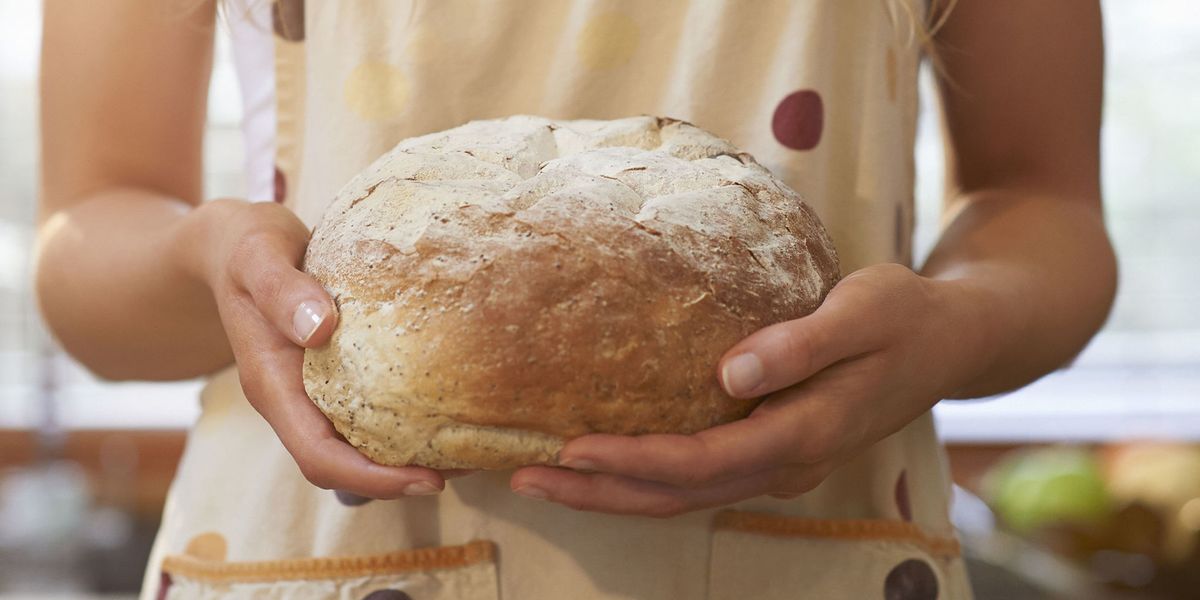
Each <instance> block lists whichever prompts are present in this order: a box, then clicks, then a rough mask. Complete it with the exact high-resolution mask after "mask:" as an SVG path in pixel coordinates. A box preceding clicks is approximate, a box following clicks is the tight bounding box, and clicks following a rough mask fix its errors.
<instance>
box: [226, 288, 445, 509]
mask: <svg viewBox="0 0 1200 600" xmlns="http://www.w3.org/2000/svg"><path fill="white" fill-rule="evenodd" d="M240 302H243V303H244V304H245V306H243V307H242V308H241V309H240V310H235V309H223V313H232V314H229V315H228V316H230V317H231V318H232V319H233V320H234V323H233V325H234V326H233V327H228V328H227V329H231V330H233V331H234V332H236V333H235V334H234V335H232V336H231V340H230V343H231V344H232V345H233V348H234V352H235V354H236V355H237V358H238V370H239V375H240V377H241V380H242V387H243V390H244V391H245V393H246V397H247V398H248V399H249V400H250V402H251V404H252V405H253V406H254V408H255V409H256V410H258V412H259V413H260V414H261V415H262V416H263V418H264V419H266V420H267V422H268V423H269V424H270V425H271V428H272V429H274V430H275V433H276V435H277V436H278V437H279V439H280V441H281V442H283V445H284V447H285V448H287V450H288V452H289V453H290V454H291V455H292V457H293V458H294V459H295V460H296V464H297V465H298V466H299V467H300V470H301V472H302V473H303V474H304V476H305V478H306V479H308V480H309V481H310V482H312V483H313V484H314V485H317V486H318V487H322V488H326V489H340V490H344V491H347V492H351V493H353V494H357V495H360V496H366V497H370V498H397V497H401V496H405V495H423V494H431V493H437V492H439V491H441V490H442V489H443V487H444V485H445V483H444V481H443V479H442V477H441V476H440V475H439V474H438V473H437V471H435V470H433V469H427V468H424V467H390V466H385V465H380V464H376V463H374V462H372V461H371V460H370V459H368V458H367V457H365V456H363V455H362V454H361V453H359V452H358V451H357V450H355V449H354V447H352V446H351V445H350V444H348V443H346V442H345V441H343V440H342V439H341V437H340V436H339V435H338V433H337V431H336V430H335V429H334V428H333V425H332V424H331V423H330V422H329V420H328V419H327V418H326V417H325V415H324V414H323V413H321V411H320V410H319V409H318V408H317V407H316V405H315V404H313V402H312V400H310V399H309V397H308V394H307V393H306V392H305V390H304V385H303V382H302V378H301V375H300V373H301V363H302V361H303V356H304V351H303V349H301V348H299V347H297V346H295V345H294V344H292V343H291V342H290V341H289V340H287V339H285V338H284V337H283V336H281V335H280V334H278V333H277V332H276V331H274V329H273V328H272V326H271V325H270V324H269V323H268V322H267V321H266V320H265V318H263V317H262V316H261V315H258V314H257V313H255V312H254V309H253V307H252V306H251V305H250V300H249V299H248V298H245V299H241V300H240ZM225 316H226V315H224V314H223V317H225ZM422 484H423V485H422Z"/></svg>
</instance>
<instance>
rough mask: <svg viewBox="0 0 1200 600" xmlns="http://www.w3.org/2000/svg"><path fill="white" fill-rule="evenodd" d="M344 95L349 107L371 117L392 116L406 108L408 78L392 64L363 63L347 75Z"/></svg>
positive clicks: (385, 118)
mask: <svg viewBox="0 0 1200 600" xmlns="http://www.w3.org/2000/svg"><path fill="white" fill-rule="evenodd" d="M345 99H346V106H348V107H349V108H350V110H352V111H354V113H355V114H357V115H358V116H360V117H362V118H364V119H366V120H368V121H383V120H387V119H392V118H395V117H397V116H399V115H400V113H401V112H403V111H404V105H405V103H406V102H407V101H408V81H407V80H406V79H405V77H404V73H401V72H400V69H397V68H396V67H393V66H392V65H389V64H387V63H381V62H368V63H363V64H361V65H358V67H356V68H355V69H354V71H352V72H351V73H350V77H348V78H347V79H346V89H345Z"/></svg>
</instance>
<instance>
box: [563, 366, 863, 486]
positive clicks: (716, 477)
mask: <svg viewBox="0 0 1200 600" xmlns="http://www.w3.org/2000/svg"><path fill="white" fill-rule="evenodd" d="M847 410H848V409H847V407H845V406H843V405H842V403H839V402H835V401H833V400H832V399H830V398H829V397H827V396H825V395H820V396H818V395H813V394H809V393H808V391H807V389H806V388H805V387H804V386H800V387H797V388H793V389H790V390H786V391H784V392H781V393H779V394H775V395H772V396H771V397H769V398H767V400H766V401H764V402H763V403H762V404H761V405H759V407H758V408H757V409H755V411H754V412H753V413H751V414H750V416H748V417H746V418H745V419H741V420H739V421H734V422H732V423H727V424H725V425H718V426H716V427H713V428H710V429H706V430H704V431H701V432H699V433H696V434H693V435H677V434H649V435H641V436H635V437H634V436H620V435H608V434H591V435H585V436H582V437H579V438H576V439H574V440H571V441H570V442H568V443H567V444H566V445H565V446H564V447H563V449H562V451H561V452H559V465H560V466H564V467H569V468H573V469H582V470H591V471H600V472H604V473H613V474H618V475H624V476H628V477H635V478H638V479H644V480H648V481H656V482H661V483H667V484H670V485H674V486H679V487H687V488H695V487H702V486H707V485H712V484H714V483H719V482H723V481H729V480H733V479H737V478H739V477H742V476H744V475H746V474H747V473H753V472H759V471H763V470H767V469H770V468H773V467H776V466H778V465H783V464H791V463H797V462H802V463H819V462H822V461H824V460H826V459H827V458H829V457H830V456H832V455H834V454H836V453H837V452H838V451H839V450H840V449H841V447H842V445H843V439H842V438H843V435H842V434H843V431H844V425H845V424H846V423H847V422H848V420H847V419H848V415H847V414H846V411H847Z"/></svg>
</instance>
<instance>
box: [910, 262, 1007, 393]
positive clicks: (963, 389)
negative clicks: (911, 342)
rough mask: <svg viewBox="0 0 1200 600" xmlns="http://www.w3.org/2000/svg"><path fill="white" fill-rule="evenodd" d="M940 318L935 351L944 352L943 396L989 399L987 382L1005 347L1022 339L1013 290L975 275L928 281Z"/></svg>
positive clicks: (940, 390)
mask: <svg viewBox="0 0 1200 600" xmlns="http://www.w3.org/2000/svg"><path fill="white" fill-rule="evenodd" d="M928 281H929V283H930V288H931V290H932V292H931V296H932V298H933V302H934V303H935V305H936V314H939V315H943V316H944V317H943V318H940V319H939V321H940V323H941V326H940V327H938V328H937V330H938V333H937V337H938V339H937V340H936V341H935V343H936V344H937V347H939V348H941V349H943V355H944V358H945V360H944V361H943V365H944V369H943V376H942V377H941V378H940V386H939V388H940V389H939V390H938V393H939V395H940V397H942V398H952V399H962V398H972V397H978V396H980V395H986V394H987V392H984V393H980V390H987V389H988V388H989V387H990V386H989V385H988V384H987V381H988V379H989V377H990V375H991V373H992V372H993V371H994V370H995V369H996V367H997V365H998V364H999V362H1000V360H1001V358H1002V356H1003V354H1004V352H1005V349H1006V348H1007V347H1008V345H1009V344H1010V343H1011V342H1012V340H1013V339H1014V338H1016V337H1019V336H1020V335H1021V333H1020V332H1021V331H1023V327H1022V326H1021V325H1020V322H1021V317H1020V303H1019V302H1018V298H1015V297H1014V293H1013V290H1014V288H1012V287H1005V286H1001V285H997V284H996V283H995V281H994V280H989V279H987V278H983V277H980V276H977V275H971V276H966V277H959V278H952V279H940V278H931V279H928Z"/></svg>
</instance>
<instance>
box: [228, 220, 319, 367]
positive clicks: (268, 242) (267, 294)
mask: <svg viewBox="0 0 1200 600" xmlns="http://www.w3.org/2000/svg"><path fill="white" fill-rule="evenodd" d="M297 235H298V234H297V233H294V232H284V231H275V230H272V231H269V232H267V233H262V234H255V235H253V236H250V237H248V238H246V239H245V240H243V241H242V242H240V244H239V246H238V248H237V249H236V250H235V251H234V256H233V258H232V259H231V260H230V275H231V277H232V278H233V280H234V282H235V284H236V285H237V286H238V287H239V288H241V289H242V290H245V291H246V292H248V293H249V294H250V297H251V298H253V299H254V304H255V306H256V307H257V308H258V310H259V311H261V312H262V314H263V315H265V316H266V317H267V319H268V320H269V321H270V323H271V325H272V326H273V327H274V328H275V329H276V330H277V331H279V332H280V333H282V334H283V335H284V336H286V337H287V338H288V339H289V340H291V341H292V343H294V344H297V345H300V346H304V347H306V348H315V347H318V346H321V345H324V344H325V342H327V341H328V340H329V336H330V334H331V333H333V329H334V327H335V326H336V324H337V308H336V307H335V306H334V303H333V300H332V299H330V297H329V293H328V292H326V291H325V288H323V287H322V286H321V284H320V283H318V282H317V281H316V280H315V279H313V278H312V277H311V276H310V275H308V274H307V273H304V272H302V271H300V270H299V269H297V266H298V265H299V264H300V260H301V258H302V257H303V254H304V248H305V244H306V243H307V237H303V238H297V237H296V236H297ZM306 235H307V234H305V236H306Z"/></svg>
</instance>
